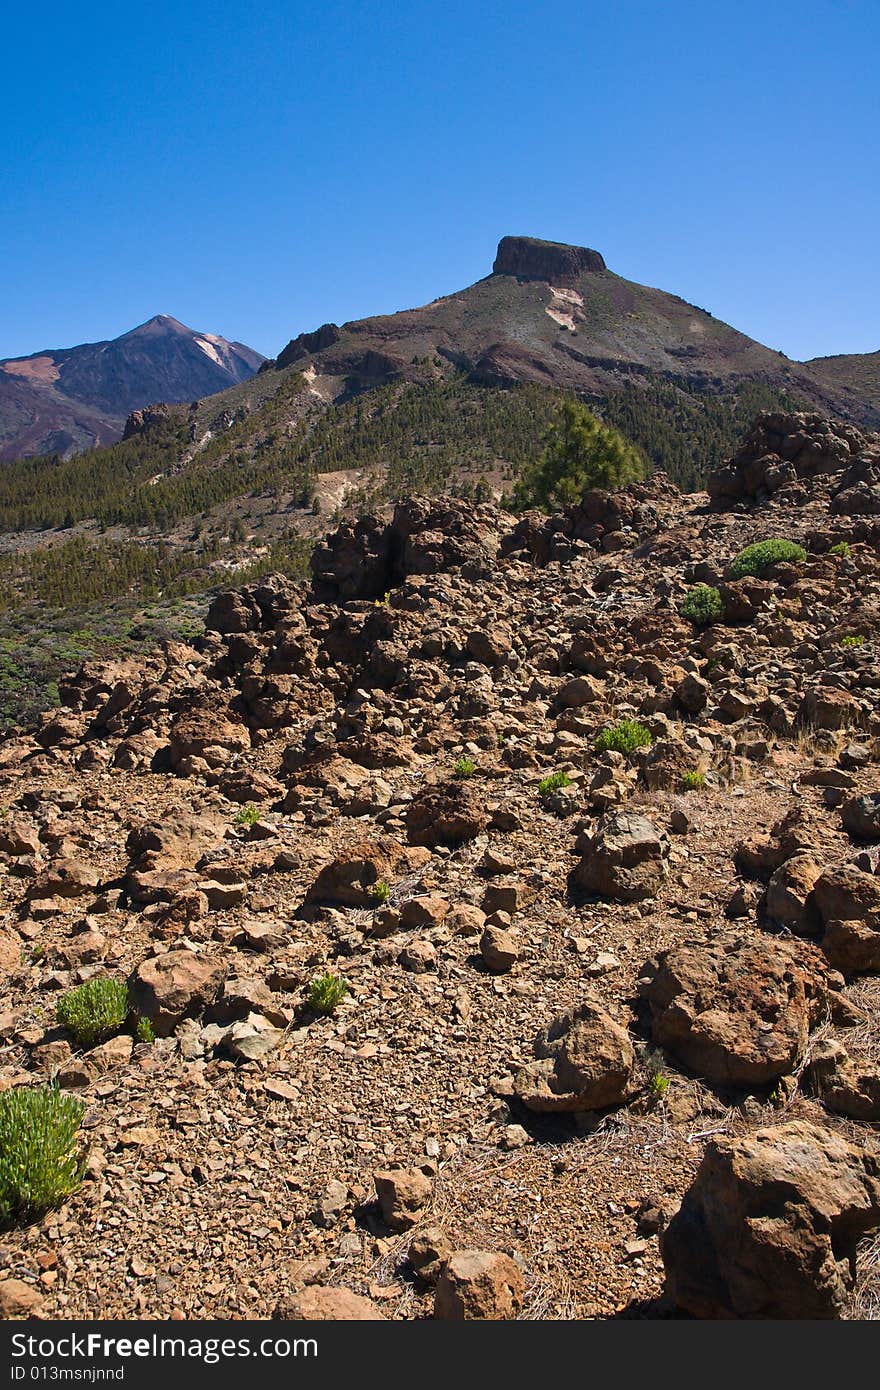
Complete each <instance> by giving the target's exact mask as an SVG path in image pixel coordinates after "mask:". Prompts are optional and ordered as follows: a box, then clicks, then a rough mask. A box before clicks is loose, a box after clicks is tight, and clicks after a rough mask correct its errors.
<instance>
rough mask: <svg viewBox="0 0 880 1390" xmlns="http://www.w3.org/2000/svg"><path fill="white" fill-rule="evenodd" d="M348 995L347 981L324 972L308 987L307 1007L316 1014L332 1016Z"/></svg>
mask: <svg viewBox="0 0 880 1390" xmlns="http://www.w3.org/2000/svg"><path fill="white" fill-rule="evenodd" d="M347 994H348V981H347V980H343V979H342V978H341V977H340V976H339V975H333V974H331V973H330V971H329V970H328V971H325V972H324V974H323V975H318V976H317V978H316V979H314V980H312V983H311V984H310V985H309V993H308V1005H309V1008H310V1009H313V1010H314V1012H315V1013H316V1014H332V1013H333V1012H334V1010H335V1009H336V1006H337V1005H338V1004H341V1003H342V1000H343V999H344V998H345V996H346V995H347Z"/></svg>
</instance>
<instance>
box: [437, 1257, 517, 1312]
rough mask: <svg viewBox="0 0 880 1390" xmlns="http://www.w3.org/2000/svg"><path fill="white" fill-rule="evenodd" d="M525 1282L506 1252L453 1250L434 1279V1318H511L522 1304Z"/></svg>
mask: <svg viewBox="0 0 880 1390" xmlns="http://www.w3.org/2000/svg"><path fill="white" fill-rule="evenodd" d="M524 1292H525V1281H524V1279H523V1276H522V1272H521V1271H520V1268H519V1266H518V1265H517V1264H515V1263H514V1261H513V1260H512V1259H511V1258H510V1256H509V1255H501V1254H498V1253H497V1252H496V1251H493V1250H456V1251H455V1252H454V1253H453V1254H452V1255H450V1256H449V1258H448V1260H447V1261H446V1263H445V1264H444V1266H443V1269H442V1271H441V1273H440V1278H439V1279H438V1281H437V1289H436V1293H435V1296H434V1317H435V1318H441V1319H446V1320H450V1321H456V1322H457V1321H462V1320H468V1321H471V1320H476V1319H481V1320H486V1319H493V1320H495V1321H510V1320H512V1319H514V1318H515V1317H516V1315H517V1313H518V1312H519V1309H520V1307H521V1305H522V1299H523V1293H524Z"/></svg>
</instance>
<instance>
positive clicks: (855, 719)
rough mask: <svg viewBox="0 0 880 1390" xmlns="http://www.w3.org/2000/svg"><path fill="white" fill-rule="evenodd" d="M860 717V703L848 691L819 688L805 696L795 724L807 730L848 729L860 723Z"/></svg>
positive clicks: (825, 687) (830, 687) (826, 687)
mask: <svg viewBox="0 0 880 1390" xmlns="http://www.w3.org/2000/svg"><path fill="white" fill-rule="evenodd" d="M860 716H861V711H860V708H859V704H858V701H857V700H856V699H855V697H854V696H852V695H850V693H849V691H848V690H839V689H837V688H836V687H832V686H817V687H816V689H815V690H808V691H807V693H806V694H805V695H804V698H803V700H802V701H801V703H800V706H799V707H798V712H797V715H796V718H795V723H796V724H797V726H798V727H799V728H806V729H847V728H849V727H850V726H851V725H853V724H857V723H859V721H860Z"/></svg>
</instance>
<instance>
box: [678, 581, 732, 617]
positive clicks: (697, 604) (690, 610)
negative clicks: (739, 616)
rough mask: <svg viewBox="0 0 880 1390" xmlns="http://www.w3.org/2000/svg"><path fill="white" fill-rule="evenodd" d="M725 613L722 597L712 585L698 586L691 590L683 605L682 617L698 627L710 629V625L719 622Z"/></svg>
mask: <svg viewBox="0 0 880 1390" xmlns="http://www.w3.org/2000/svg"><path fill="white" fill-rule="evenodd" d="M723 612H724V604H723V603H722V601H721V595H720V593H719V592H718V590H717V589H713V587H712V585H711V584H697V585H696V586H695V587H694V588H693V589H689V590H688V592H687V593H686V594H685V596H684V601H683V602H682V605H681V616H682V617H683V618H687V619H688V620H689V621H690V622H692V623H695V624H696V626H697V627H708V626H709V624H710V623H714V622H717V621H718V619H719V618H720V617H721V614H722V613H723Z"/></svg>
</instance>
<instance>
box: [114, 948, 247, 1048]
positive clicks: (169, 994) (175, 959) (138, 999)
mask: <svg viewBox="0 0 880 1390" xmlns="http://www.w3.org/2000/svg"><path fill="white" fill-rule="evenodd" d="M226 972H227V967H226V963H225V961H222V960H220V959H219V958H218V957H217V956H211V955H196V954H195V953H194V952H193V951H184V950H180V951H169V952H168V953H167V954H166V955H163V956H151V957H150V958H149V959H148V960H145V961H142V962H141V964H140V965H139V966H138V968H137V970H135V972H134V974H133V975H132V977H131V981H130V988H131V1001H132V1005H133V1007H134V1008H135V1009H137V1011H138V1013H140V1014H143V1015H144V1016H145V1017H146V1018H148V1019H149V1020H150V1022H151V1023H152V1025H153V1027H154V1028H155V1030H156V1032H157V1033H158V1034H159V1036H160V1037H167V1036H168V1035H169V1034H170V1033H171V1032H173V1030H174V1028H175V1027H176V1026H177V1024H178V1023H180V1022H181V1021H182V1020H183V1019H184V1018H191V1017H193V1016H194V1015H197V1014H200V1013H202V1012H203V1011H204V1010H205V1009H206V1008H207V1007H208V1005H209V1004H213V1003H214V1001H215V999H216V998H217V996H218V995H219V993H220V991H221V989H222V988H223V982H224V980H225V979H226Z"/></svg>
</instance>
